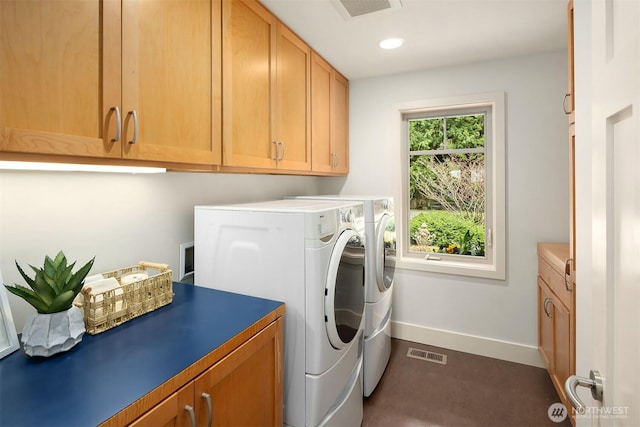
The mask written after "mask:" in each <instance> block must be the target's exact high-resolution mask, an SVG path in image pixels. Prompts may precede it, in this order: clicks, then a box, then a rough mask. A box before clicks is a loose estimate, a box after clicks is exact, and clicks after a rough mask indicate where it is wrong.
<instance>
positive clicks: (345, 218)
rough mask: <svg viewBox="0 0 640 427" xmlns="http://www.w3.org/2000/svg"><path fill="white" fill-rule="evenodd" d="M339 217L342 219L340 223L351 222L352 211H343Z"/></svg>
mask: <svg viewBox="0 0 640 427" xmlns="http://www.w3.org/2000/svg"><path fill="white" fill-rule="evenodd" d="M340 216H341V217H342V218H341V219H342V222H353V211H352V210H351V209H349V210H346V209H345V210H343V211H342V212H341V215H340Z"/></svg>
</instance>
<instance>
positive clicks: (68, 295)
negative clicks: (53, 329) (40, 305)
mask: <svg viewBox="0 0 640 427" xmlns="http://www.w3.org/2000/svg"><path fill="white" fill-rule="evenodd" d="M75 297H76V294H75V293H74V292H73V291H65V292H63V293H61V294H60V295H58V296H57V297H56V298H55V299H54V300H53V302H52V303H51V305H49V310H50V312H51V313H57V312H58V311H64V310H68V309H70V308H71V304H72V303H73V299H74V298H75Z"/></svg>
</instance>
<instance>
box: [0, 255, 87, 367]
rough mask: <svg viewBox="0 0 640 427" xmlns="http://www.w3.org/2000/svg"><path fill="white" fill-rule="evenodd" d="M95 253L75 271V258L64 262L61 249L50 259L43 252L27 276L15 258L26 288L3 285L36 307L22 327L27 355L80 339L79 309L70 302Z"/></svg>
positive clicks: (54, 350) (59, 349)
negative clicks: (40, 261)
mask: <svg viewBox="0 0 640 427" xmlns="http://www.w3.org/2000/svg"><path fill="white" fill-rule="evenodd" d="M94 260H95V257H94V258H92V259H91V260H90V261H89V262H87V263H86V264H85V265H84V266H82V267H81V268H80V269H79V270H78V271H76V272H75V273H73V272H72V270H73V267H74V266H75V264H76V263H75V262H73V263H72V264H68V263H67V258H66V256H65V255H64V253H63V252H62V251H60V252H58V255H56V257H55V258H54V259H51V258H50V257H49V256H45V259H44V265H43V267H42V268H36V267H34V266H32V265H30V266H29V267H31V269H32V270H33V271H34V272H35V274H36V275H35V277H34V278H31V277H29V276H27V274H26V273H25V272H24V270H23V269H22V268H21V267H20V265H19V264H18V262H17V261H16V267H17V268H18V271H19V272H20V275H21V276H22V278H23V279H24V280H25V281H26V282H27V284H28V285H29V288H26V287H24V286H19V285H17V284H14V285H13V286H10V285H4V286H5V287H6V288H7V290H8V291H9V292H11V293H12V294H15V295H17V296H19V297H21V298H22V299H24V300H25V301H26V302H28V303H29V304H31V305H32V306H33V307H34V308H35V309H36V310H37V311H38V313H37V314H34V315H32V316H30V317H29V318H27V320H26V321H25V325H24V329H23V330H22V337H21V340H22V343H23V348H24V352H25V353H26V354H28V355H29V356H51V355H53V354H55V353H59V352H62V351H67V350H69V349H70V348H72V347H73V346H75V345H76V344H77V343H79V342H80V341H81V340H82V335H83V334H84V332H85V327H84V320H83V317H82V311H81V310H80V309H79V308H78V307H75V306H74V305H73V300H74V298H75V297H76V296H77V295H78V293H79V292H80V291H81V290H82V286H83V284H84V279H85V277H86V276H87V274H88V273H89V270H91V267H92V266H93V262H94Z"/></svg>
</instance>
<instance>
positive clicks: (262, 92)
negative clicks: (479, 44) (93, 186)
mask: <svg viewBox="0 0 640 427" xmlns="http://www.w3.org/2000/svg"><path fill="white" fill-rule="evenodd" d="M312 57H313V60H312ZM312 69H313V70H312ZM0 76H1V78H0V155H1V156H2V157H3V158H6V159H17V160H26V159H34V160H38V161H60V159H62V160H64V161H71V162H73V161H78V162H92V163H125V164H131V165H134V164H144V165H155V164H157V165H160V166H166V167H169V168H172V167H173V168H175V169H200V170H223V171H233V172H243V171H253V170H254V169H256V170H258V171H259V172H270V173H299V174H304V175H341V174H346V173H348V170H349V169H348V168H349V158H348V152H349V150H348V120H349V117H348V111H349V82H348V81H347V79H345V78H344V77H343V76H342V75H340V73H338V72H337V71H336V70H335V69H334V68H333V67H331V66H330V65H329V64H328V63H326V61H324V60H323V59H322V58H320V57H319V56H318V55H315V54H312V51H311V48H310V47H309V46H308V45H307V44H306V43H305V42H304V41H303V40H302V39H300V38H299V37H298V36H297V35H296V34H294V33H293V32H292V31H291V30H290V29H289V28H288V27H286V26H285V25H284V24H283V23H282V22H280V21H279V20H278V19H277V18H276V17H275V16H274V15H273V14H272V13H271V12H269V11H268V10H267V9H266V8H265V7H264V6H262V5H261V4H260V3H259V2H258V1H257V0H184V1H180V2H176V1H170V0H157V1H146V2H140V1H135V0H85V1H76V0H58V1H50V0H30V1H22V0H2V1H0ZM223 85H224V88H223ZM312 86H313V88H312ZM312 103H313V104H312ZM223 105H224V108H223ZM223 125H224V126H223ZM312 133H313V135H312ZM221 165H222V166H221Z"/></svg>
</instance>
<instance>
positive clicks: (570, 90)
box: [563, 0, 576, 123]
mask: <svg viewBox="0 0 640 427" xmlns="http://www.w3.org/2000/svg"><path fill="white" fill-rule="evenodd" d="M573 45H574V42H573V0H569V2H568V3H567V54H568V57H567V65H568V67H567V70H568V80H567V94H566V96H565V98H564V105H563V108H564V112H565V113H566V114H567V115H568V116H569V123H574V122H575V121H576V112H575V109H576V103H575V87H574V86H575V77H574V74H575V73H574V48H573Z"/></svg>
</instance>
